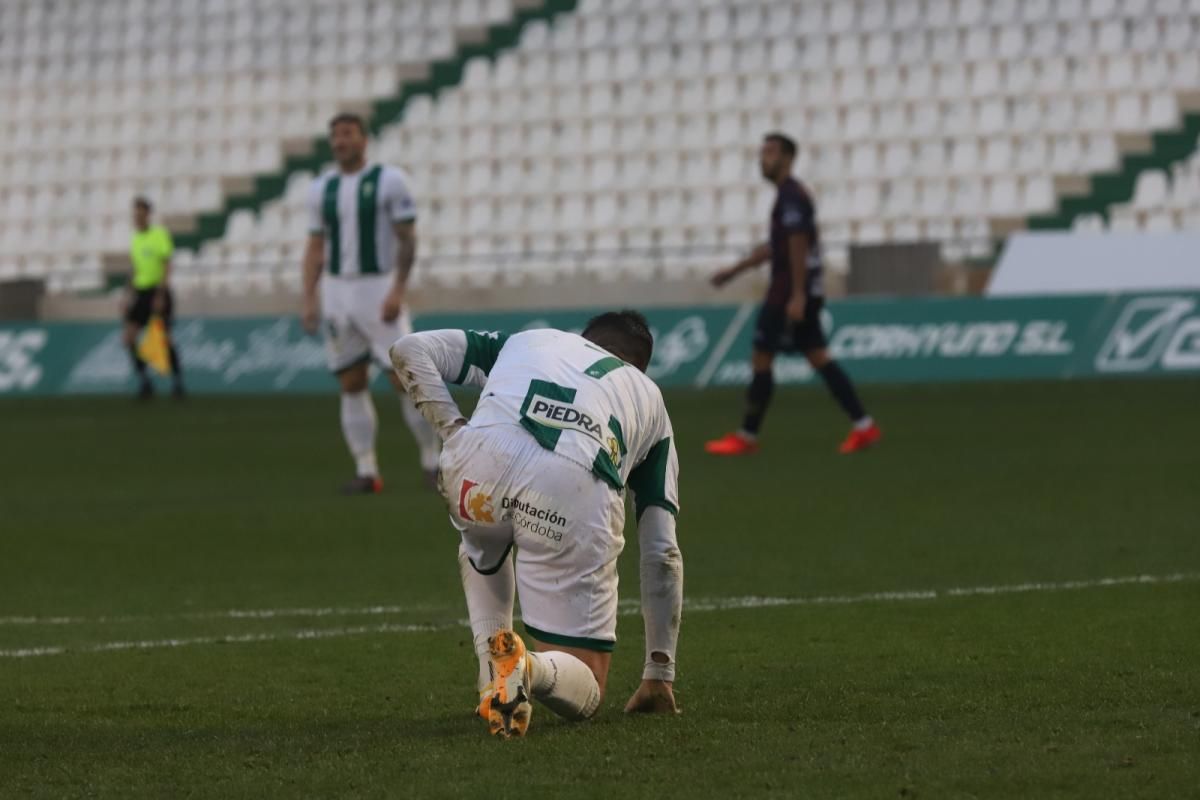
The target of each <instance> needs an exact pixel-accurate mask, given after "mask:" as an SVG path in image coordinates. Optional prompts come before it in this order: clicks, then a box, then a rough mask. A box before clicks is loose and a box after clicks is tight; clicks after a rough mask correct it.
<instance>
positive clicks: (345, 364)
mask: <svg viewBox="0 0 1200 800" xmlns="http://www.w3.org/2000/svg"><path fill="white" fill-rule="evenodd" d="M394 281H395V278H394V276H392V275H390V274H387V273H381V274H379V275H362V276H357V277H346V278H343V277H336V276H333V275H324V276H322V277H321V284H320V287H321V329H322V330H323V331H324V332H325V350H326V353H327V354H328V357H329V369H331V370H332V371H333V372H342V371H343V370H346V369H349V368H350V367H353V366H356V365H358V364H363V363H366V362H368V361H370V360H371V357H372V356H374V357H375V362H376V363H377V364H379V366H381V367H383V368H384V369H387V370H390V369H391V368H392V365H391V360H390V358H389V356H388V349H389V348H390V347H391V346H392V344H394V343H395V341H396V340H397V339H399V338H400V337H401V336H404V335H405V334H408V333H412V319H411V318H410V317H409V315H408V309H407V308H402V309H401V310H400V316H399V317H397V318H396V320H395V321H394V322H384V321H383V319H382V318H381V312H382V310H383V300H384V298H385V297H386V296H387V293H388V292H389V291H390V290H391V288H392V285H393V282H394Z"/></svg>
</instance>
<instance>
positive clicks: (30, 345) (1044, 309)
mask: <svg viewBox="0 0 1200 800" xmlns="http://www.w3.org/2000/svg"><path fill="white" fill-rule="evenodd" d="M592 313H594V311H587V310H581V311H553V312H544V313H541V312H506V313H479V314H471V313H461V314H428V315H423V316H420V317H418V319H417V327H418V328H419V329H431V328H473V329H477V330H503V331H508V332H514V331H519V330H525V329H528V328H538V327H556V328H564V329H567V330H579V329H580V328H582V326H583V324H584V322H585V321H586V320H587V318H588V317H589V316H590V315H591V314H592ZM756 314H757V307H756V306H754V305H745V306H704V307H694V308H668V309H654V310H650V311H648V312H647V317H648V318H649V319H650V322H651V326H652V327H653V329H654V334H655V353H654V361H653V362H652V363H651V366H650V370H649V372H650V375H651V376H652V377H653V378H654V379H655V380H657V381H658V382H659V383H660V384H661V385H663V386H668V387H669V386H696V387H701V388H702V387H705V386H717V385H740V384H744V383H746V382H747V381H748V380H749V379H750V361H749V354H750V343H751V340H752V338H753V332H754V321H755V315H756ZM822 323H823V324H824V326H825V329H826V331H827V333H828V335H829V341H830V347H831V350H832V351H833V354H834V356H835V357H836V358H838V359H840V360H841V361H842V362H843V363H844V364H845V366H846V367H847V369H849V370H850V372H851V373H852V374H853V376H854V377H855V379H856V380H858V381H861V382H933V381H976V380H996V379H1026V378H1058V379H1063V378H1072V377H1077V376H1098V375H1164V374H1180V373H1192V374H1200V293H1191V292H1165V293H1155V294H1148V295H1105V296H1078V297H1040V298H1014V299H988V298H933V299H920V300H907V299H906V300H845V301H838V302H833V303H830V304H829V307H828V308H827V309H826V311H825V314H824V318H823V320H822ZM175 337H176V342H177V344H178V346H179V349H180V355H181V358H182V360H183V362H184V368H185V371H186V374H187V377H188V383H189V386H190V388H191V389H192V391H194V392H198V393H210V392H247V393H249V392H259V393H261V392H327V391H333V390H334V387H335V385H336V384H335V383H334V381H333V379H332V378H331V377H330V375H329V373H328V372H327V370H326V359H325V350H324V346H323V345H322V343H321V341H320V339H318V338H314V337H310V336H306V335H305V334H304V333H303V331H302V330H301V329H300V325H299V321H298V320H297V319H295V318H291V317H268V318H261V317H260V318H252V319H184V320H181V321H179V322H178V323H177V324H176V326H175ZM776 375H777V378H778V380H779V381H780V382H781V383H804V382H807V381H809V380H811V379H812V377H813V376H812V371H811V369H809V367H808V364H807V363H806V362H805V361H804V359H803V358H801V357H799V356H794V357H792V356H789V357H783V358H781V359H780V360H779V361H778V362H777V367H776ZM132 389H133V377H132V369H131V367H130V364H129V357H128V354H127V353H126V352H125V349H124V348H123V347H122V346H121V338H120V329H119V327H118V325H117V324H116V323H115V322H114V323H82V322H81V323H71V322H61V323H28V324H10V325H0V395H6V394H7V395H13V394H69V393H113V392H129V391H132Z"/></svg>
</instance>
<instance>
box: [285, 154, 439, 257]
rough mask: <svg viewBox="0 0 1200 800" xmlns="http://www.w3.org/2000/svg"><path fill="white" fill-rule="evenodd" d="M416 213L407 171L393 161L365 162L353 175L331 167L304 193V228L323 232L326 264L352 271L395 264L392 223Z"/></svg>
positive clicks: (414, 215) (401, 220) (411, 219)
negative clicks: (387, 164) (305, 197)
mask: <svg viewBox="0 0 1200 800" xmlns="http://www.w3.org/2000/svg"><path fill="white" fill-rule="evenodd" d="M416 218H417V205H416V201H415V200H413V195H412V192H411V191H410V190H409V186H408V177H407V176H406V175H405V174H404V171H403V170H400V169H398V168H397V167H390V166H385V165H382V164H368V165H367V166H365V167H363V168H362V169H361V170H359V171H358V172H356V173H354V174H353V175H344V174H342V173H341V172H339V171H337V170H336V169H333V170H330V171H328V172H326V173H324V174H323V175H321V177H319V178H317V179H316V180H315V181H313V185H312V188H311V189H310V190H309V195H308V230H309V233H312V234H316V235H320V236H324V237H325V270H326V271H327V272H328V273H329V274H330V275H340V276H352V275H370V274H376V273H385V272H391V271H392V270H393V269H395V266H396V248H397V239H396V233H395V231H394V230H393V229H392V226H393V225H394V224H396V223H398V222H412V221H414V220H415V219H416Z"/></svg>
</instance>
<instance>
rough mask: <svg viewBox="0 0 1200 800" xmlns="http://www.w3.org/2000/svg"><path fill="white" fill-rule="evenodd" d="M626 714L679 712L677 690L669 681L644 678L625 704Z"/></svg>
mask: <svg viewBox="0 0 1200 800" xmlns="http://www.w3.org/2000/svg"><path fill="white" fill-rule="evenodd" d="M625 713H626V714H678V713H679V709H678V708H677V707H676V706H675V692H674V691H673V690H672V689H671V684H670V682H668V681H654V680H643V681H642V684H641V686H639V687H638V688H637V691H636V692H634V693H633V697H631V698H629V702H628V703H626V704H625Z"/></svg>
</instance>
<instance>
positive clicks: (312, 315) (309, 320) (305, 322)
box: [300, 297, 320, 334]
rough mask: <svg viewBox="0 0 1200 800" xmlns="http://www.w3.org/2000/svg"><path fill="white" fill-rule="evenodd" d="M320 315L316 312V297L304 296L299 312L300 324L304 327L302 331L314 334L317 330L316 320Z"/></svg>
mask: <svg viewBox="0 0 1200 800" xmlns="http://www.w3.org/2000/svg"><path fill="white" fill-rule="evenodd" d="M319 319H320V317H319V315H318V313H317V298H315V297H305V298H304V310H303V311H301V312H300V324H301V325H302V326H303V327H304V332H305V333H308V334H314V333H316V332H317V322H318V321H319Z"/></svg>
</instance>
